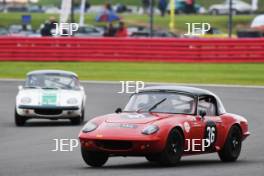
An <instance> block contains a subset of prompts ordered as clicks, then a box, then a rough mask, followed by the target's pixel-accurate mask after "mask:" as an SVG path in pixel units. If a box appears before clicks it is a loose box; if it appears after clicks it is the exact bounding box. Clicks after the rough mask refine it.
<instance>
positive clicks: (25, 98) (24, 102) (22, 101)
mask: <svg viewBox="0 0 264 176" xmlns="http://www.w3.org/2000/svg"><path fill="white" fill-rule="evenodd" d="M20 102H21V103H22V104H30V103H31V98H29V97H23V98H21V100H20Z"/></svg>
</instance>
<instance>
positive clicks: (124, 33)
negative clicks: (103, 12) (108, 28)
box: [115, 21, 128, 37]
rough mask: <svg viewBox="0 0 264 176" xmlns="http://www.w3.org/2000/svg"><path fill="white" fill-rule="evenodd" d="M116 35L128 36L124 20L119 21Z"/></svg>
mask: <svg viewBox="0 0 264 176" xmlns="http://www.w3.org/2000/svg"><path fill="white" fill-rule="evenodd" d="M115 36H116V37H127V36H128V32H127V28H126V26H125V23H124V22H122V21H120V22H119V27H118V29H117V31H116V34H115Z"/></svg>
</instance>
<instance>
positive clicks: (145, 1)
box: [142, 0, 150, 14]
mask: <svg viewBox="0 0 264 176" xmlns="http://www.w3.org/2000/svg"><path fill="white" fill-rule="evenodd" d="M149 6H150V0H142V7H143V13H144V14H147V13H148V10H149Z"/></svg>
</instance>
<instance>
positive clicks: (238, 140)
mask: <svg viewBox="0 0 264 176" xmlns="http://www.w3.org/2000/svg"><path fill="white" fill-rule="evenodd" d="M241 146H242V134H241V130H240V128H239V127H237V126H233V127H232V128H231V129H230V131H229V134H228V137H227V139H226V142H225V145H224V148H223V149H222V150H221V151H220V152H218V155H219V157H220V159H221V161H223V162H232V161H236V160H237V158H238V157H239V155H240V151H241Z"/></svg>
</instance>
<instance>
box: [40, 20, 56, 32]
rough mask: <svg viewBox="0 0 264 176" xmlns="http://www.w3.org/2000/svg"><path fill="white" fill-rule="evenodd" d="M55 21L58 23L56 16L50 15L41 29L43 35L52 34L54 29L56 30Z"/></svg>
mask: <svg viewBox="0 0 264 176" xmlns="http://www.w3.org/2000/svg"><path fill="white" fill-rule="evenodd" d="M55 23H57V21H56V19H55V17H50V18H49V21H48V22H46V23H45V24H44V26H43V27H42V28H41V30H40V33H41V36H52V31H53V30H56V24H55Z"/></svg>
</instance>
